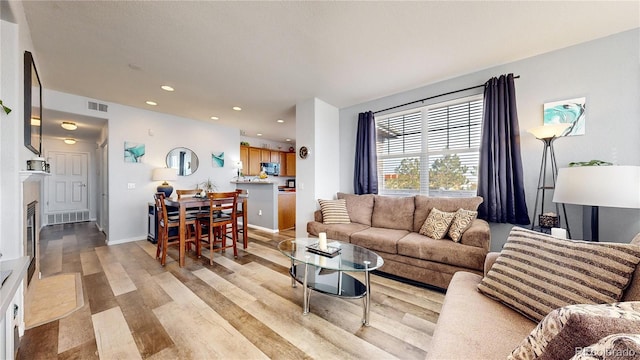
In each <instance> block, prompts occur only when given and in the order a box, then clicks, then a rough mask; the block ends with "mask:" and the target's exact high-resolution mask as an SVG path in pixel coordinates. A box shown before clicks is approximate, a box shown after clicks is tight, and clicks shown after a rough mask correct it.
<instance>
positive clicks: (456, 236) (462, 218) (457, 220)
mask: <svg viewBox="0 0 640 360" xmlns="http://www.w3.org/2000/svg"><path fill="white" fill-rule="evenodd" d="M476 217H478V212H477V211H471V210H465V209H458V211H456V216H454V217H453V221H452V222H451V227H450V228H449V237H450V238H451V240H453V241H455V242H460V240H461V239H462V234H464V232H465V231H467V229H468V228H469V227H470V226H471V223H472V222H473V220H475V219H476Z"/></svg>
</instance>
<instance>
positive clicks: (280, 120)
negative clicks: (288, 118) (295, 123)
mask: <svg viewBox="0 0 640 360" xmlns="http://www.w3.org/2000/svg"><path fill="white" fill-rule="evenodd" d="M276 122H279V123H280V124H282V123H283V122H284V120H282V119H278V120H276Z"/></svg>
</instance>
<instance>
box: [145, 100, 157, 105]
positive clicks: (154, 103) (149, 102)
mask: <svg viewBox="0 0 640 360" xmlns="http://www.w3.org/2000/svg"><path fill="white" fill-rule="evenodd" d="M146 103H147V105H151V106H156V105H158V103H157V102H155V101H151V100H147V101H146Z"/></svg>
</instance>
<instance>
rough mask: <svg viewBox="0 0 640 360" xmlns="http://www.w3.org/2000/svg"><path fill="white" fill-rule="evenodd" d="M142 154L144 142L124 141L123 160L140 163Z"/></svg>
mask: <svg viewBox="0 0 640 360" xmlns="http://www.w3.org/2000/svg"><path fill="white" fill-rule="evenodd" d="M143 156H144V144H139V143H134V142H130V141H125V142H124V162H129V163H141V162H142V157H143Z"/></svg>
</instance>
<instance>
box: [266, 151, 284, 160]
mask: <svg viewBox="0 0 640 360" xmlns="http://www.w3.org/2000/svg"><path fill="white" fill-rule="evenodd" d="M280 154H282V151H275V150H271V155H270V160H269V161H270V162H272V163H279V162H280Z"/></svg>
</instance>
